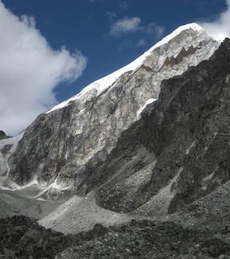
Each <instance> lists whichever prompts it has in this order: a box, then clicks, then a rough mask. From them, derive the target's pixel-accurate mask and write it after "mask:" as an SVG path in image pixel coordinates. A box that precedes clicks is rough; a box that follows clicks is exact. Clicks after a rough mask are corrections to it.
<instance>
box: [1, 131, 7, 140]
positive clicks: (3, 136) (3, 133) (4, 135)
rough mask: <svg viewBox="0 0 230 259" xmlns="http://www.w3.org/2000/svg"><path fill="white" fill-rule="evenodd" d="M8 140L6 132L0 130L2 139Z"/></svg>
mask: <svg viewBox="0 0 230 259" xmlns="http://www.w3.org/2000/svg"><path fill="white" fill-rule="evenodd" d="M5 138H7V135H6V133H5V132H4V131H2V130H0V139H5Z"/></svg>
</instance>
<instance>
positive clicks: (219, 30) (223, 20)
mask: <svg viewBox="0 0 230 259" xmlns="http://www.w3.org/2000/svg"><path fill="white" fill-rule="evenodd" d="M226 4H227V10H226V11H224V12H222V13H221V14H220V16H219V18H218V19H217V20H216V21H214V22H211V23H208V22H206V23H201V24H200V25H201V26H202V27H203V28H204V29H205V30H206V31H208V32H209V33H210V34H212V35H214V36H215V37H216V38H218V39H224V38H226V37H230V0H226Z"/></svg>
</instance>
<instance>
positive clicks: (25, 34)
mask: <svg viewBox="0 0 230 259" xmlns="http://www.w3.org/2000/svg"><path fill="white" fill-rule="evenodd" d="M0 38H1V40H0V130H4V131H5V132H6V133H7V134H11V135H15V134H16V133H18V132H20V131H21V130H23V129H25V128H26V127H27V126H28V125H29V124H30V123H31V122H32V121H33V120H34V119H35V118H36V116H37V115H38V114H39V113H41V112H44V111H46V110H47V109H48V108H50V107H52V106H53V105H54V104H56V100H55V96H54V91H53V90H54V88H55V86H57V85H58V84H59V83H60V82H62V81H66V80H67V81H75V80H76V79H77V78H78V77H79V76H81V74H82V72H83V70H84V68H85V66H86V59H85V58H84V57H83V55H82V54H81V53H80V52H79V51H76V52H75V53H73V54H71V53H69V51H68V50H67V49H65V48H64V47H63V48H62V49H61V50H59V51H55V50H53V49H51V47H50V46H49V44H48V43H47V41H46V40H45V38H44V37H43V36H42V35H41V34H40V32H39V31H38V30H37V29H36V27H35V20H34V18H33V17H29V16H22V17H17V16H15V15H14V14H12V13H11V12H10V11H9V10H7V9H6V8H5V6H4V5H3V3H2V2H1V1H0Z"/></svg>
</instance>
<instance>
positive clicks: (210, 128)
mask: <svg viewBox="0 0 230 259" xmlns="http://www.w3.org/2000/svg"><path fill="white" fill-rule="evenodd" d="M229 71H230V41H229V40H226V41H225V42H224V43H223V44H222V45H221V46H220V48H219V49H218V50H217V51H216V53H215V54H214V55H213V56H212V58H211V59H210V60H208V61H203V62H201V63H200V64H199V65H198V66H197V67H195V68H192V69H189V70H188V71H187V72H185V73H184V74H183V75H182V76H177V77H175V78H172V79H170V80H167V81H164V82H163V83H162V86H161V88H162V90H161V93H160V96H159V100H158V101H157V102H155V103H153V104H150V105H149V106H148V107H147V108H146V110H145V111H144V113H143V114H142V118H141V119H140V120H139V121H137V122H136V123H135V124H133V126H132V127H130V128H129V130H127V131H125V132H124V133H123V134H122V136H121V138H120V139H119V141H118V144H117V146H116V148H115V149H113V151H112V153H111V155H110V156H109V157H108V159H107V160H106V162H105V163H104V164H103V165H101V166H99V167H97V168H95V167H94V168H93V167H92V168H91V170H95V171H98V172H100V173H98V174H94V173H92V174H91V177H89V179H87V182H88V183H91V185H92V186H91V187H90V188H94V187H95V185H96V186H97V183H98V182H100V184H102V186H100V187H99V190H98V191H97V195H96V197H97V201H98V203H99V204H100V205H102V206H103V207H105V208H109V209H112V210H115V211H123V212H134V213H139V214H140V213H141V214H142V213H143V215H151V216H154V215H157V214H158V215H159V216H160V215H163V214H165V213H166V214H167V213H168V212H169V213H172V212H175V211H177V210H178V209H180V208H181V207H183V206H184V205H185V204H188V203H191V202H193V201H195V200H197V199H199V198H200V197H202V196H205V195H207V194H208V193H210V192H212V191H213V190H215V189H216V187H217V186H219V185H221V184H223V183H225V182H226V181H227V180H229V179H230V176H229V170H228V169H229V159H228V158H229V155H230V146H229V143H230V135H229V132H230V117H229V116H230V105H229V98H230V80H229V78H230V76H229ZM109 179H112V181H111V180H109ZM88 186H89V184H88Z"/></svg>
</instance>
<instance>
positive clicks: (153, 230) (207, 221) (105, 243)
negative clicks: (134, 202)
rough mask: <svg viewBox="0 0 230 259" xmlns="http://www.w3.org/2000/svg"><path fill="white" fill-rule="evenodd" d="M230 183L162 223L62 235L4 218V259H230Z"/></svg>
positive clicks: (0, 243) (0, 254) (0, 250)
mask: <svg viewBox="0 0 230 259" xmlns="http://www.w3.org/2000/svg"><path fill="white" fill-rule="evenodd" d="M229 198H230V182H227V183H226V184H224V185H223V186H221V187H219V188H217V190H215V191H214V192H212V193H211V194H209V195H207V196H206V197H204V198H202V199H200V200H198V201H196V202H194V203H192V204H190V205H188V206H186V207H185V208H184V209H183V210H181V211H180V212H178V213H175V214H172V215H169V216H168V217H167V218H165V219H163V220H162V221H161V222H153V221H150V220H139V221H137V220H131V221H130V222H129V223H127V224H123V225H117V226H111V227H108V228H106V227H104V226H102V225H100V224H97V225H95V226H94V228H93V229H92V230H90V231H88V232H81V233H78V234H76V235H64V234H62V233H59V232H55V231H53V230H51V229H45V228H44V227H41V226H39V225H38V224H37V223H36V221H35V220H32V219H30V218H27V217H25V216H14V217H11V218H5V219H0V230H1V231H0V258H31V259H32V258H56V259H61V258H63V259H64V258H65V259H66V258H80V259H84V258H93V259H94V258H95V259H96V258H98V259H99V258H100V259H101V258H106V259H107V258H124V259H127V258H128V259H131V258H132V259H134V258H142V259H143V258H145V259H147V258H151V259H153V258H158V259H161V258H165V259H166V258H178V259H182V258H183V259H192V258H194V259H207V258H219V259H226V258H230V228H229V226H230V206H229Z"/></svg>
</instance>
